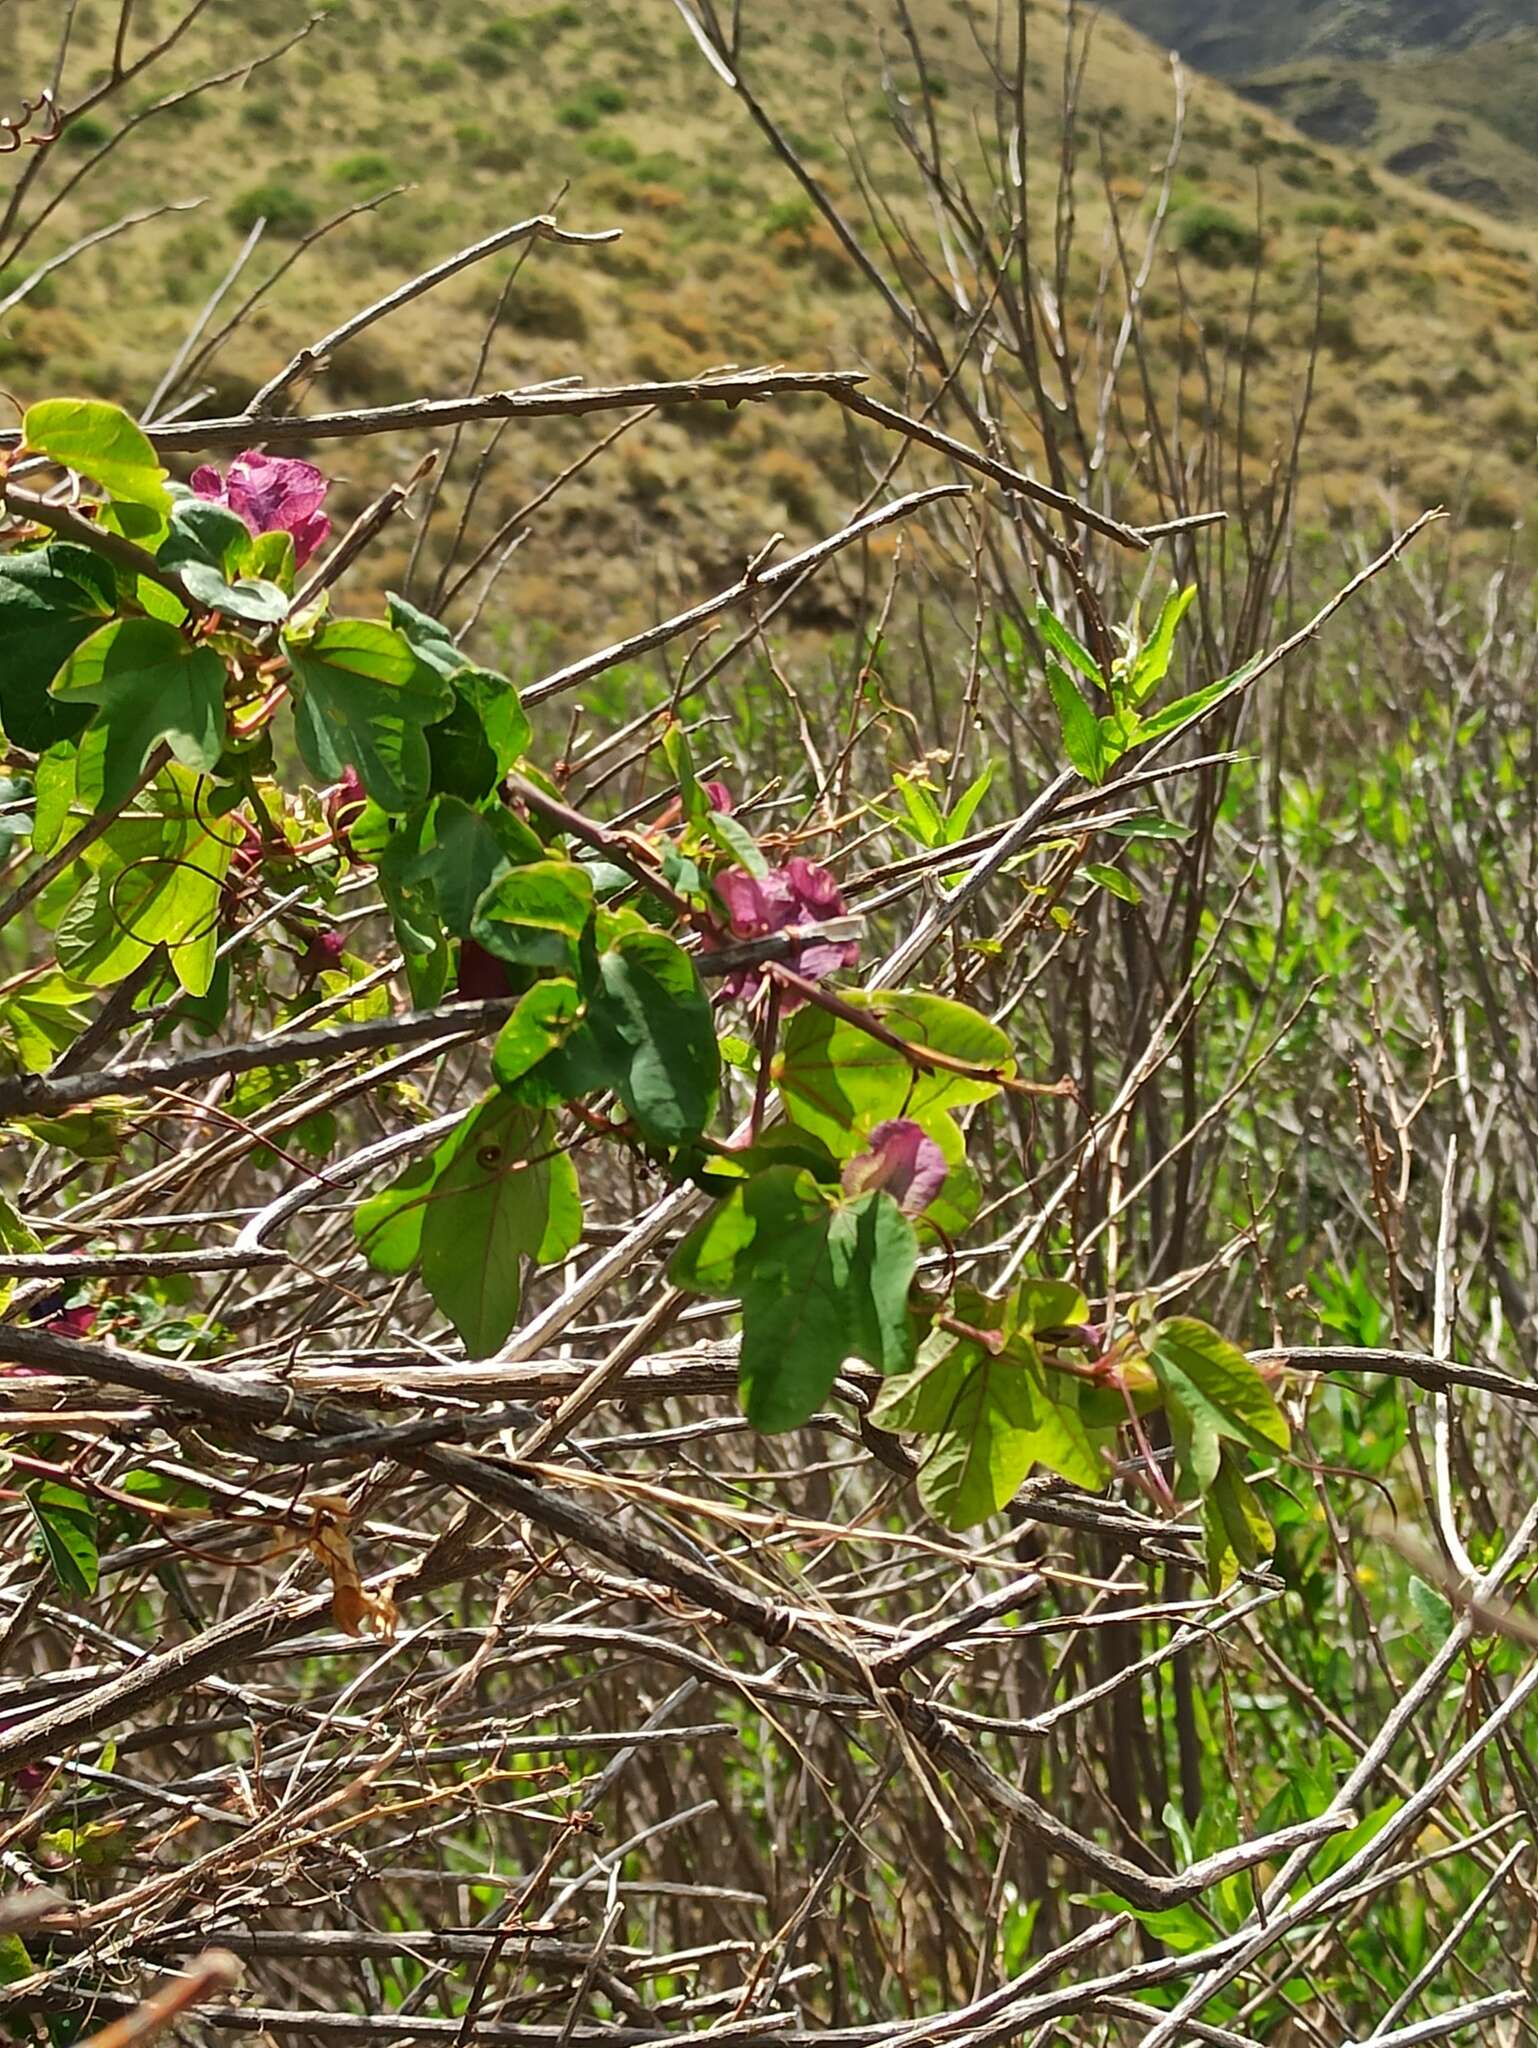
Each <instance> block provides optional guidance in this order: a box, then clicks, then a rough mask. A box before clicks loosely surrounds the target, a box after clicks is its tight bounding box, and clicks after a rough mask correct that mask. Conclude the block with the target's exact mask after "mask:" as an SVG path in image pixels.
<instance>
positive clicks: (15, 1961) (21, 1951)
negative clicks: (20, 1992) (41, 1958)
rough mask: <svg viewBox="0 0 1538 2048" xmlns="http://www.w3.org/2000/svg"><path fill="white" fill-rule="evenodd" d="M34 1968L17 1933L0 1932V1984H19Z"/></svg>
mask: <svg viewBox="0 0 1538 2048" xmlns="http://www.w3.org/2000/svg"><path fill="white" fill-rule="evenodd" d="M36 1969H37V1965H36V1963H34V1962H33V1960H32V1958H31V1956H29V1955H28V1953H27V1947H26V1943H25V1942H24V1941H22V1940H21V1938H20V1936H19V1935H15V1934H0V1984H19V1983H21V1981H22V1979H23V1978H24V1977H30V1976H32V1975H33V1973H34V1972H35V1970H36Z"/></svg>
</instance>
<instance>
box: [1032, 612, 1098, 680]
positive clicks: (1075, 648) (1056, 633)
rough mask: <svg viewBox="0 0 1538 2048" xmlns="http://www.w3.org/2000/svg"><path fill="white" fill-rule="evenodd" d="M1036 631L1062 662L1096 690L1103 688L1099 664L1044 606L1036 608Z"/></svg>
mask: <svg viewBox="0 0 1538 2048" xmlns="http://www.w3.org/2000/svg"><path fill="white" fill-rule="evenodd" d="M1036 630H1037V632H1038V633H1040V635H1041V637H1042V639H1043V640H1045V641H1046V643H1047V645H1048V646H1049V647H1051V648H1054V649H1055V650H1056V651H1057V653H1059V654H1060V655H1061V656H1062V657H1063V659H1064V661H1066V662H1068V663H1069V664H1070V665H1071V666H1072V667H1073V668H1076V669H1077V670H1078V671H1079V674H1080V675H1081V676H1083V678H1084V680H1085V681H1086V682H1088V683H1093V684H1094V685H1095V687H1096V688H1097V689H1100V690H1103V689H1104V688H1105V677H1104V676H1103V675H1102V674H1101V672H1100V664H1099V663H1098V662H1097V661H1096V660H1095V657H1094V656H1093V655H1092V654H1091V653H1090V651H1089V649H1088V648H1087V647H1086V646H1085V645H1084V643H1083V641H1082V640H1080V639H1078V638H1077V637H1076V636H1075V635H1074V634H1073V633H1070V632H1069V630H1068V628H1067V627H1066V626H1065V625H1064V624H1063V622H1062V620H1061V619H1060V618H1058V616H1057V615H1056V613H1055V612H1052V611H1050V610H1049V609H1048V608H1047V606H1046V605H1045V604H1038V605H1037V607H1036Z"/></svg>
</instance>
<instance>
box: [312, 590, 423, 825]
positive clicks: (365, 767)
mask: <svg viewBox="0 0 1538 2048" xmlns="http://www.w3.org/2000/svg"><path fill="white" fill-rule="evenodd" d="M284 647H285V650H286V652H287V654H288V658H289V661H290V663H291V665H292V667H293V672H294V689H295V704H294V730H295V734H296V736H297V738H298V741H299V751H300V753H301V754H302V755H303V756H304V761H305V765H306V767H308V768H309V769H310V770H311V771H312V772H313V773H314V774H316V775H319V776H321V777H322V778H324V780H325V781H327V782H335V781H337V780H338V779H339V778H340V776H341V773H342V770H343V769H344V768H347V767H352V768H356V769H357V771H358V774H359V775H360V776H361V778H362V781H363V786H364V788H365V789H366V790H367V791H368V793H369V795H370V796H371V797H372V798H373V799H374V801H375V802H376V803H377V804H379V805H380V806H381V808H382V809H384V810H387V811H404V810H408V809H409V808H410V807H411V805H412V804H414V803H419V802H420V801H421V800H422V798H423V797H425V796H426V794H427V791H428V784H429V779H430V774H431V757H430V755H429V753H428V746H427V741H426V739H425V737H424V736H423V731H422V728H423V727H424V726H426V725H432V724H435V723H436V722H437V720H439V719H440V718H442V717H443V716H444V714H445V713H446V712H447V711H448V710H449V709H450V708H451V706H452V704H453V701H454V693H453V691H452V689H451V688H450V686H449V684H448V683H447V682H446V681H445V680H444V678H443V677H442V676H441V675H439V674H438V673H437V672H436V671H435V670H434V669H433V668H431V667H429V666H428V665H427V664H426V663H424V662H422V661H421V660H419V659H418V657H417V655H416V653H415V652H414V651H413V649H412V648H411V646H410V644H409V643H408V642H407V641H406V640H405V639H403V638H402V636H401V635H400V634H399V633H396V632H393V631H392V630H391V628H390V627H388V626H383V625H379V624H377V623H376V622H374V621H372V620H368V619H337V620H334V621H332V622H331V623H329V624H326V625H323V626H321V627H320V629H319V630H318V631H317V632H315V633H314V634H313V635H311V636H309V637H306V638H300V637H289V636H285V639H284Z"/></svg>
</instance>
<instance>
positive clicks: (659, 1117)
mask: <svg viewBox="0 0 1538 2048" xmlns="http://www.w3.org/2000/svg"><path fill="white" fill-rule="evenodd" d="M598 975H599V990H597V991H595V993H594V998H593V1000H592V1001H591V1002H590V1004H589V1010H588V1028H589V1029H590V1030H591V1032H592V1034H593V1037H594V1039H595V1040H596V1041H597V1044H598V1047H599V1050H600V1053H601V1054H602V1056H603V1058H604V1059H605V1061H606V1063H607V1065H608V1066H609V1068H610V1071H611V1072H612V1075H613V1085H614V1087H615V1089H616V1090H617V1092H618V1094H619V1096H620V1099H621V1101H622V1102H623V1103H624V1104H625V1107H626V1108H627V1109H628V1110H629V1111H630V1113H631V1115H632V1116H633V1117H634V1118H635V1120H636V1122H637V1124H639V1125H640V1127H641V1130H642V1132H643V1133H644V1135H645V1136H646V1137H647V1138H648V1139H650V1140H651V1141H652V1142H653V1143H654V1144H658V1145H681V1144H683V1143H684V1142H685V1141H686V1140H687V1139H689V1138H697V1137H698V1136H699V1135H700V1133H701V1132H702V1131H703V1130H704V1128H705V1126H706V1124H707V1123H709V1121H710V1118H711V1115H712V1113H713V1112H714V1110H715V1106H716V1094H717V1091H718V1089H719V1086H720V1078H721V1061H720V1055H719V1054H718V1052H717V1050H716V1033H715V1020H714V1017H713V1015H712V1013H711V1008H710V999H709V997H708V996H707V995H706V994H705V991H704V988H703V987H702V985H701V983H700V978H699V976H698V974H697V973H696V972H695V969H694V964H693V962H692V961H691V960H690V958H689V956H688V954H687V953H685V952H684V950H683V948H682V947H681V946H678V945H676V944H675V943H674V941H673V940H672V939H670V938H668V937H667V936H666V934H665V933H663V932H658V931H652V930H649V929H645V928H640V929H635V928H633V929H631V930H628V931H624V932H621V933H620V935H619V936H618V937H617V938H616V939H615V940H614V942H613V944H612V945H610V946H608V947H606V948H605V950H604V951H603V952H602V953H601V954H600V955H599V960H598Z"/></svg>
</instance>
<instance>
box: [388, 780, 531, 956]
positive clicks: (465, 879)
mask: <svg viewBox="0 0 1538 2048" xmlns="http://www.w3.org/2000/svg"><path fill="white" fill-rule="evenodd" d="M504 821H505V824H504ZM508 828H511V829H508ZM424 837H426V838H427V839H428V840H429V841H430V843H429V844H428V845H427V846H425V847H424V849H423V851H422V852H421V853H420V854H418V855H417V857H416V858H415V860H413V861H412V862H411V863H410V865H409V867H408V868H407V870H406V873H405V877H404V878H405V879H406V880H407V881H409V882H426V883H427V884H429V885H430V886H431V888H432V891H433V894H434V897H435V898H436V901H437V905H438V915H439V917H440V918H441V919H442V921H443V925H444V928H445V930H447V931H450V932H452V933H453V934H454V936H455V938H456V939H462V938H465V937H467V936H468V934H469V931H470V927H471V925H472V924H473V923H474V921H475V906H476V904H477V902H478V901H479V900H480V898H481V897H482V896H483V895H484V894H485V892H486V891H487V889H489V888H490V887H491V885H492V883H493V882H494V881H496V880H497V878H498V877H499V876H501V875H504V874H506V872H507V871H508V869H509V868H510V867H511V865H512V863H513V861H514V860H521V859H526V858H527V857H528V856H527V854H526V852H525V851H524V843H523V839H522V837H521V835H520V828H519V826H518V821H517V820H516V819H515V818H513V817H512V816H511V815H510V814H509V813H508V812H506V811H496V812H485V811H476V810H472V809H471V808H470V806H469V804H467V803H466V802H464V800H463V799H462V798H461V797H457V796H441V797H439V798H438V800H437V801H436V803H434V805H433V806H432V809H431V811H430V812H429V814H428V818H427V821H426V831H425V834H424Z"/></svg>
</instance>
